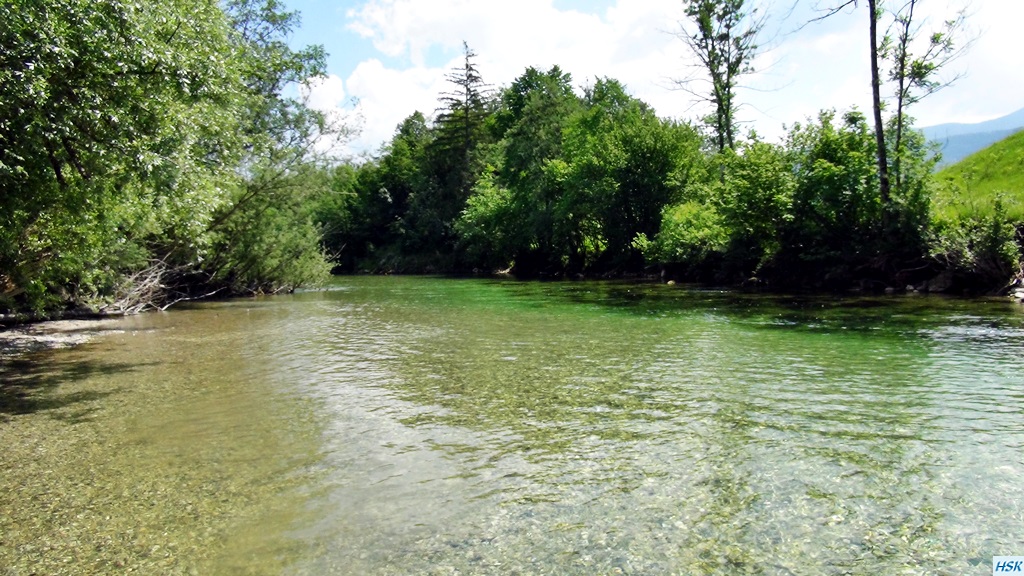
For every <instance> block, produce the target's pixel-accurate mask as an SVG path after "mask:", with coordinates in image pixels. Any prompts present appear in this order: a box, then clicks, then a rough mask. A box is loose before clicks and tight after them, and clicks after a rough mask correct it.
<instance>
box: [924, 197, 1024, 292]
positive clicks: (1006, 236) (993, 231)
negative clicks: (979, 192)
mask: <svg viewBox="0 0 1024 576" xmlns="http://www.w3.org/2000/svg"><path fill="white" fill-rule="evenodd" d="M1017 226H1020V224H1019V223H1016V225H1015V223H1014V222H1012V221H1011V220H1010V218H1009V217H1008V215H1007V213H1006V209H1005V207H1004V204H1003V200H1002V197H1000V196H997V197H996V198H995V200H994V202H993V203H992V206H991V211H987V212H986V213H980V212H970V211H967V210H966V209H964V208H961V209H960V210H957V211H947V212H945V213H943V214H941V215H939V216H938V217H937V218H936V219H935V225H934V227H933V229H932V234H933V236H932V243H931V249H932V257H933V258H935V259H936V260H938V261H939V262H940V263H941V264H942V265H943V266H944V267H945V268H946V269H948V270H952V271H954V272H957V273H960V274H962V275H966V276H968V277H969V279H971V280H973V282H972V283H974V284H977V285H980V286H982V287H992V286H998V287H1000V288H1002V287H1003V286H1004V285H1005V284H1006V283H1007V282H1008V281H1009V280H1010V278H1012V277H1013V276H1014V274H1019V273H1020V271H1021V270H1022V269H1024V248H1022V246H1021V243H1020V242H1019V240H1018V231H1017Z"/></svg>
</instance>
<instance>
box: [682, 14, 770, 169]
mask: <svg viewBox="0 0 1024 576" xmlns="http://www.w3.org/2000/svg"><path fill="white" fill-rule="evenodd" d="M683 4H684V7H685V10H686V16H687V18H688V19H689V23H688V24H689V26H692V27H693V29H692V30H689V31H688V30H686V28H688V27H689V26H687V25H684V26H683V31H682V32H681V33H680V34H679V36H680V37H681V38H682V39H683V41H685V42H686V45H687V46H688V47H689V48H690V51H691V52H692V53H693V54H694V56H696V57H697V60H698V61H699V64H700V67H701V68H702V69H703V72H704V73H706V74H707V81H708V83H709V85H710V86H709V88H708V89H707V90H706V91H703V90H698V89H695V88H690V87H689V79H688V80H686V81H678V82H677V84H678V85H680V86H681V87H682V88H683V89H684V90H686V91H687V92H689V93H690V94H692V95H694V96H695V97H697V98H699V99H701V100H703V101H705V102H708V103H710V104H711V106H712V108H713V112H712V115H711V116H710V117H709V121H708V122H709V124H710V125H711V127H712V129H713V130H714V134H715V146H716V148H717V149H718V151H719V152H721V151H724V150H725V149H726V148H730V149H735V148H736V108H737V104H736V88H737V86H738V83H739V78H740V77H741V76H743V75H744V74H749V73H751V72H753V67H752V65H751V63H752V62H753V60H754V58H755V57H756V56H757V51H758V46H757V36H758V34H759V32H760V31H761V29H762V28H763V26H764V18H763V17H758V15H757V9H751V10H750V11H749V12H747V11H746V8H747V6H748V5H749V2H748V1H747V0H683Z"/></svg>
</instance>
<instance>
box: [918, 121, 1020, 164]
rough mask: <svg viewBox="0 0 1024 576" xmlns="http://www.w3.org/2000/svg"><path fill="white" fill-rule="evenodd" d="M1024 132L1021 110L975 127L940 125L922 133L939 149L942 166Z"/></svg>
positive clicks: (929, 127) (922, 130)
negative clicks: (1021, 131) (1023, 130)
mask: <svg viewBox="0 0 1024 576" xmlns="http://www.w3.org/2000/svg"><path fill="white" fill-rule="evenodd" d="M1022 129H1024V108H1021V109H1020V110H1017V111H1016V112H1013V113H1011V114H1007V115H1006V116H1003V117H1001V118H996V119H994V120H988V121H986V122H978V123H977V124H939V125H937V126H928V127H925V128H922V129H921V132H923V133H924V137H925V138H926V139H928V141H929V142H934V143H936V144H938V145H939V146H940V150H941V152H942V162H941V165H942V166H948V165H950V164H955V163H957V162H959V161H960V160H963V159H964V158H966V157H968V156H970V155H971V154H973V153H975V152H977V151H979V150H982V149H984V148H987V147H988V146H991V145H992V144H995V143H996V142H999V141H1000V140H1004V139H1006V138H1007V137H1009V136H1011V135H1013V134H1015V133H1016V132H1018V131H1020V130H1022Z"/></svg>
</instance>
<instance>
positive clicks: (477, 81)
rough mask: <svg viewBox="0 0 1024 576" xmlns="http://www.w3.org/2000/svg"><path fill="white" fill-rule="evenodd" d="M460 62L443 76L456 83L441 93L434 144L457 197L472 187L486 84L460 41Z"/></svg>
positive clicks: (485, 111)
mask: <svg viewBox="0 0 1024 576" xmlns="http://www.w3.org/2000/svg"><path fill="white" fill-rule="evenodd" d="M462 48H463V64H462V67H461V68H456V69H454V70H452V71H451V72H449V73H448V74H447V75H446V76H445V77H446V78H447V79H448V81H449V82H451V83H452V84H454V85H455V86H456V90H455V91H453V92H446V93H444V94H442V95H441V98H440V99H439V102H440V103H441V104H442V107H441V108H440V109H439V110H438V112H439V113H438V116H437V120H436V128H437V140H436V141H435V148H436V149H437V151H438V152H439V153H440V154H441V155H443V157H444V158H445V159H447V160H448V161H449V162H451V164H450V165H449V166H448V168H449V170H448V171H447V174H445V176H447V178H446V185H447V187H448V188H449V189H450V190H451V191H452V192H454V193H455V194H456V195H457V196H458V197H459V199H461V200H462V201H465V199H466V198H468V197H469V192H470V190H471V189H472V187H473V176H474V175H473V173H472V169H471V168H472V163H471V158H472V153H473V151H474V149H475V148H476V146H477V145H478V144H479V143H480V142H481V141H482V140H483V139H484V136H485V131H484V121H485V119H486V118H487V116H488V113H489V111H488V109H487V96H488V93H487V85H486V84H485V83H484V81H483V77H482V76H481V75H480V71H479V70H477V67H476V63H475V62H473V59H474V58H476V56H477V55H476V52H473V51H472V50H470V48H469V45H468V44H467V43H466V42H463V43H462Z"/></svg>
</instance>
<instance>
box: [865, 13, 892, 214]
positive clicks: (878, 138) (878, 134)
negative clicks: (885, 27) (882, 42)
mask: <svg viewBox="0 0 1024 576" xmlns="http://www.w3.org/2000/svg"><path fill="white" fill-rule="evenodd" d="M875 2H876V0H868V13H869V15H870V16H871V100H872V108H873V110H872V111H873V112H874V116H875V143H876V144H877V146H878V155H877V156H878V191H879V195H880V197H881V199H882V204H888V203H889V160H888V159H887V158H886V153H885V124H883V123H882V95H881V86H882V83H881V80H880V79H879V77H878V13H877V12H876V7H875Z"/></svg>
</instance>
